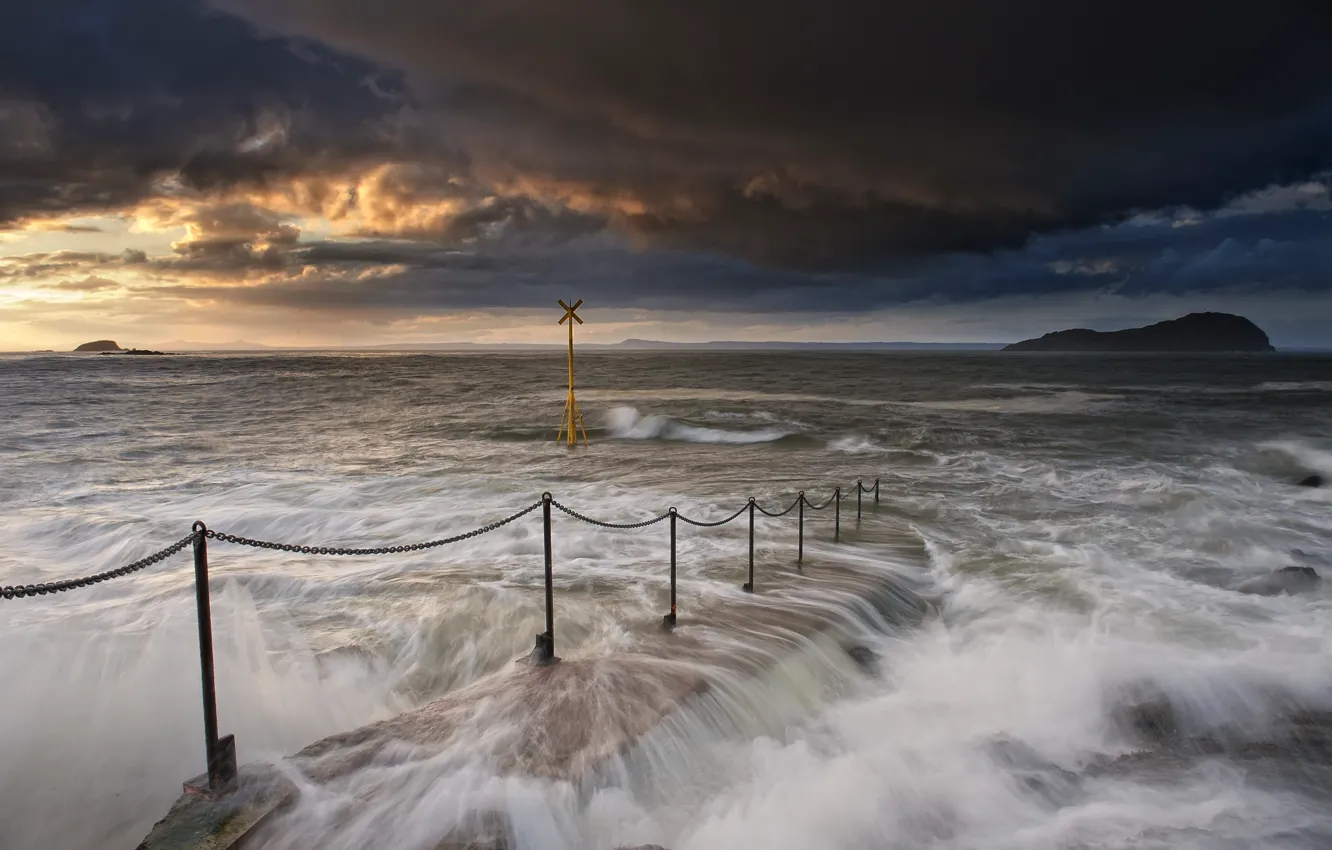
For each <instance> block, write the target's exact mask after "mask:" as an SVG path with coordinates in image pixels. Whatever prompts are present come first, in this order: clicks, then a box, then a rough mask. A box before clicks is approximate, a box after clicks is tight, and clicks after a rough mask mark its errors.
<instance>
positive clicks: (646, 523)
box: [550, 499, 671, 529]
mask: <svg viewBox="0 0 1332 850" xmlns="http://www.w3.org/2000/svg"><path fill="white" fill-rule="evenodd" d="M550 503H551V504H552V505H554V506H555V507H557V508H559V509H560V510H561V511H564V512H565V513H566V514H568V515H569V516H571V517H573V518H574V519H580V520H582V521H583V522H586V523H588V524H589V525H597V526H600V527H602V528H622V529H630V528H647V527H648V526H649V525H656V524H657V523H659V522H661V521H662V520H664V519H666V518H667V517H669V516H670V515H671V514H670V512H669V511H668V512H666V513H664V514H662V515H661V516H656V517H653V518H652V519H645V520H643V521H642V522H604V521H602V520H599V519H593V518H592V517H590V516H584V515H583V514H580V513H579V512H578V511H575V510H574V509H572V508H567V507H565V506H564V505H561V504H560V503H559V502H557V501H555V500H554V499H551V500H550Z"/></svg>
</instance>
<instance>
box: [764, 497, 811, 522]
mask: <svg viewBox="0 0 1332 850" xmlns="http://www.w3.org/2000/svg"><path fill="white" fill-rule="evenodd" d="M803 498H805V497H804V496H803V495H800V496H796V500H795V501H794V502H792V503H791V507H789V508H787V509H786V510H784V511H778V512H777V513H773V512H772V511H769V510H765V509H764V507H763V506H762V505H760V504H758V503H757V502H755V503H754V507H756V508H758V512H759V513H761V514H763V515H764V516H771V517H779V516H786V515H787V514H789V513H790V512H791V511H793V510H795V509H796V505H798V504H800V500H801V499H803Z"/></svg>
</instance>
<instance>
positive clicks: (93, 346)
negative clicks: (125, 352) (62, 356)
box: [74, 339, 121, 351]
mask: <svg viewBox="0 0 1332 850" xmlns="http://www.w3.org/2000/svg"><path fill="white" fill-rule="evenodd" d="M74 350H75V351H120V350H121V348H120V346H118V345H116V341H115V340H113V339H99V340H94V341H93V342H85V343H84V344H83V345H80V346H79V347H78V348H76V349H74Z"/></svg>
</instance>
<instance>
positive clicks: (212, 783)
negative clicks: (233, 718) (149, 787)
mask: <svg viewBox="0 0 1332 850" xmlns="http://www.w3.org/2000/svg"><path fill="white" fill-rule="evenodd" d="M236 773H237V769H236V736H235V735H223V736H222V737H221V738H218V739H217V749H216V751H215V754H214V761H213V762H212V763H211V764H209V765H208V772H207V773H205V774H202V775H200V776H196V777H194V778H193V779H191V780H189V781H188V782H186V783H185V793H186V794H189V795H190V796H191V797H200V798H203V799H206V800H216V799H218V798H219V797H225V796H226V795H227V794H230V793H231V792H232V791H234V790H236Z"/></svg>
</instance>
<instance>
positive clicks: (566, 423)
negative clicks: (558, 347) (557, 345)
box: [555, 298, 587, 446]
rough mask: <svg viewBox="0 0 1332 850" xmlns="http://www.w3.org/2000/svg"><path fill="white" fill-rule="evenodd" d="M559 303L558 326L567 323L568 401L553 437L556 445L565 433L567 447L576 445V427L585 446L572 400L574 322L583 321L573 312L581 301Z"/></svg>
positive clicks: (576, 403)
mask: <svg viewBox="0 0 1332 850" xmlns="http://www.w3.org/2000/svg"><path fill="white" fill-rule="evenodd" d="M559 303H560V306H561V307H563V308H564V316H563V317H562V318H561V319H560V321H559V324H561V325H562V324H564V323H565V322H566V321H567V322H569V400H568V401H566V402H565V403H564V416H563V418H561V419H560V430H559V433H558V434H556V435H555V442H557V443H558V442H559V441H560V437H562V436H564V435H565V434H566V433H567V434H568V435H569V445H571V446H575V445H578V436H577V434H576V433H575V430H574V427H575V425H577V430H578V431H580V432H582V434H583V445H587V431H586V430H584V428H583V414H582V413H580V412H579V410H578V402H577V401H576V400H575V399H574V370H573V329H574V322H577V323H578V324H580V325H581V324H582V323H583V320H582V319H581V318H579V317H578V313H577V312H575V311H576V310H577V309H578V308H579V307H581V306H582V305H583V299H581V298H579V299H578V300H577V301H575V302H574V304H573V306H572V307H570V306H569V305H568V304H566V303H564V299H563V298H561V299H560V302H559Z"/></svg>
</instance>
